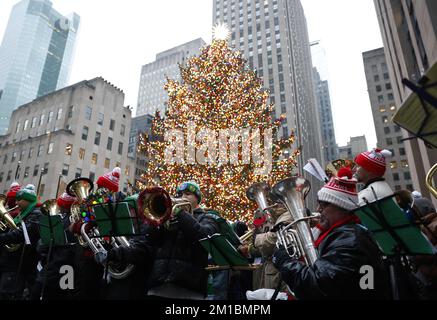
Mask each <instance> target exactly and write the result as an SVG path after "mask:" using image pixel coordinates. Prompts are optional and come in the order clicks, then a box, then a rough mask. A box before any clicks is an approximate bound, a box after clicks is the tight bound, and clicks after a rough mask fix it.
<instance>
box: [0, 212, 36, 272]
mask: <svg viewBox="0 0 437 320" xmlns="http://www.w3.org/2000/svg"><path fill="white" fill-rule="evenodd" d="M40 215H41V211H40V210H39V208H37V207H35V208H34V209H33V210H32V212H31V213H30V214H29V215H28V216H27V217H26V218H24V219H23V221H22V223H24V224H25V225H26V229H27V234H28V235H29V240H30V245H25V246H24V243H25V238H24V233H23V228H22V227H19V228H18V229H15V230H11V231H8V232H5V233H1V234H0V246H1V250H0V272H17V270H18V267H19V264H20V260H21V255H22V252H23V250H24V254H23V260H22V263H21V270H20V273H21V274H25V275H27V274H35V273H36V265H37V263H38V258H37V252H36V246H37V243H38V240H39V217H40ZM7 244H23V246H24V249H23V246H21V247H20V248H19V249H18V250H16V251H14V252H9V251H8V250H6V248H5V247H4V245H7Z"/></svg>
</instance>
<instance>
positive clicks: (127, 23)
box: [0, 0, 382, 148]
mask: <svg viewBox="0 0 437 320" xmlns="http://www.w3.org/2000/svg"><path fill="white" fill-rule="evenodd" d="M51 1H52V3H53V7H54V8H55V9H56V10H57V11H58V12H60V13H61V14H63V15H67V14H69V13H71V12H73V11H74V12H76V13H77V14H79V15H80V17H81V22H80V29H79V34H78V38H77V42H76V52H75V59H74V62H73V68H72V72H71V77H70V84H73V83H76V82H79V81H82V80H85V79H92V78H95V77H97V76H102V77H103V78H105V79H106V80H108V81H109V82H111V83H113V84H114V85H115V86H117V87H119V88H121V89H122V90H123V91H124V93H125V105H126V106H128V105H130V106H132V107H133V108H135V106H136V103H137V97H138V96H137V95H138V86H139V79H140V73H141V66H142V65H144V64H147V63H150V62H153V61H154V60H155V56H156V54H157V53H159V52H162V51H165V50H167V49H170V48H173V47H175V46H178V45H180V44H183V43H185V42H188V41H191V40H194V39H196V38H199V37H201V38H203V39H204V40H205V41H206V42H207V43H210V42H211V28H212V3H213V1H212V0H183V1H181V0H159V1H155V0H51ZM301 1H302V4H303V7H304V10H305V15H306V18H307V23H308V29H309V37H310V41H320V42H319V45H318V47H317V48H313V49H314V50H315V51H316V52H317V55H316V57H315V59H314V64H316V65H317V66H318V68H319V69H320V70H321V74H322V77H323V78H324V79H326V80H328V81H329V87H330V94H331V102H332V112H333V118H334V126H335V135H336V139H337V143H338V145H346V143H347V142H348V141H349V138H350V137H351V136H359V135H363V134H364V135H366V138H367V143H368V146H369V148H371V147H373V146H375V145H376V136H375V129H374V126H373V119H372V113H371V108H370V101H369V97H368V94H367V85H366V78H365V75H364V66H363V60H362V52H364V51H368V50H372V49H376V48H379V47H382V40H381V34H380V31H379V26H378V21H377V18H376V13H375V9H374V5H373V0H354V1H350V0H329V1H327V0H301ZM17 2H18V0H0V37H1V38H3V34H4V31H5V29H6V25H7V20H8V18H9V14H10V11H11V9H12V7H13V5H14V4H15V3H17Z"/></svg>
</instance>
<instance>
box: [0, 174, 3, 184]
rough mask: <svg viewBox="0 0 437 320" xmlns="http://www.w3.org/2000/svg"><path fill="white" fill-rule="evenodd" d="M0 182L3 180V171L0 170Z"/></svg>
mask: <svg viewBox="0 0 437 320" xmlns="http://www.w3.org/2000/svg"><path fill="white" fill-rule="evenodd" d="M0 182H3V172H0Z"/></svg>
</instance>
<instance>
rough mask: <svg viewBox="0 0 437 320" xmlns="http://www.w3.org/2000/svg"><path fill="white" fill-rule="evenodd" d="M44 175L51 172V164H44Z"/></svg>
mask: <svg viewBox="0 0 437 320" xmlns="http://www.w3.org/2000/svg"><path fill="white" fill-rule="evenodd" d="M42 170H43V171H42V174H47V173H48V172H49V163H48V162H46V163H44V168H43V169H42Z"/></svg>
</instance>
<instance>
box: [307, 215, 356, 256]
mask: <svg viewBox="0 0 437 320" xmlns="http://www.w3.org/2000/svg"><path fill="white" fill-rule="evenodd" d="M349 223H361V221H360V219H359V218H358V217H357V216H356V215H354V214H352V215H350V216H348V217H346V218H344V219H342V220H340V221H337V222H336V223H334V224H333V225H332V226H331V227H329V228H328V229H326V230H325V229H322V228H321V227H320V226H317V228H319V229H321V230H322V232H321V234H320V236H319V237H318V238H317V240H316V241H314V246H315V247H316V248H318V247H319V245H320V243H322V241H323V240H325V238H326V237H327V236H328V235H329V234H330V233H331V232H332V230H334V229H336V228H339V227H341V226H344V225H346V224H349Z"/></svg>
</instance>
